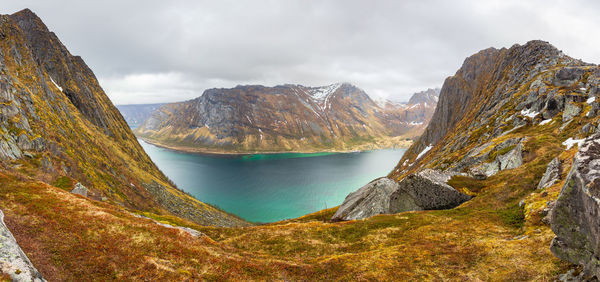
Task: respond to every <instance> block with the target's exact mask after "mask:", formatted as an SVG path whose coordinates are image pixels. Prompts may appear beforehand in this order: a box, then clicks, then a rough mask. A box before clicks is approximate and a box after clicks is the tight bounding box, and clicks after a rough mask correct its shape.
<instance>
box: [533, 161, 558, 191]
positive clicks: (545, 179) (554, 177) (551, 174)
mask: <svg viewBox="0 0 600 282" xmlns="http://www.w3.org/2000/svg"><path fill="white" fill-rule="evenodd" d="M561 173H562V164H561V163H560V160H559V159H558V157H556V158H554V159H553V160H552V161H550V163H549V164H548V167H547V168H546V172H545V173H544V176H542V179H541V180H540V183H539V184H538V187H537V188H538V189H544V188H547V187H550V186H552V185H553V184H554V183H556V182H557V181H558V180H560V174H561Z"/></svg>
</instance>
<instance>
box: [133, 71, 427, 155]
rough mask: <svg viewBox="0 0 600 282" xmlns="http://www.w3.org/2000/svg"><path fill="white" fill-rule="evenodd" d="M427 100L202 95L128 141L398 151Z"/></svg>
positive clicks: (340, 91)
mask: <svg viewBox="0 0 600 282" xmlns="http://www.w3.org/2000/svg"><path fill="white" fill-rule="evenodd" d="M428 95H430V96H429V97H430V100H427V101H425V100H424V101H422V102H421V101H420V100H418V99H417V100H416V101H414V103H409V104H399V103H391V102H389V103H384V104H383V105H378V104H377V103H375V102H374V101H373V100H372V99H371V98H370V97H369V96H368V95H367V94H366V93H365V92H364V91H362V90H361V89H359V88H357V87H355V86H353V85H350V84H347V83H343V84H333V85H329V86H324V87H305V86H301V85H280V86H275V87H264V86H259V85H252V86H238V87H235V88H231V89H209V90H206V91H205V92H204V93H203V94H202V96H200V97H198V98H196V99H194V100H190V101H186V102H181V103H173V104H167V105H165V106H163V107H161V108H160V109H159V110H157V111H155V112H154V113H153V114H152V116H151V117H150V118H148V119H147V120H146V121H145V122H144V124H143V125H142V126H140V127H139V128H138V129H137V130H136V134H138V135H139V136H141V137H142V138H144V139H147V140H149V141H150V142H152V143H157V144H161V145H165V146H169V147H175V148H180V149H187V150H197V151H211V150H212V151H228V152H254V151H321V150H356V149H371V148H381V147H393V146H399V145H402V144H403V142H404V139H406V138H411V137H414V136H417V135H418V134H420V133H421V132H422V130H423V129H424V127H425V125H426V123H427V122H428V121H429V118H430V117H431V115H432V113H433V109H434V108H435V100H433V99H432V98H431V96H432V95H433V96H435V91H434V92H433V93H429V94H428Z"/></svg>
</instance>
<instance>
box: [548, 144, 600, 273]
mask: <svg viewBox="0 0 600 282" xmlns="http://www.w3.org/2000/svg"><path fill="white" fill-rule="evenodd" d="M599 215H600V134H596V135H593V136H592V137H590V138H588V139H586V140H585V142H584V143H583V144H582V145H581V147H580V149H579V151H578V152H577V154H576V155H575V158H574V161H573V166H572V168H571V171H570V172H569V175H568V176H567V179H566V182H565V185H564V186H563V188H562V190H561V192H560V195H559V197H558V199H557V201H556V204H555V206H554V209H553V210H552V217H551V220H550V223H551V227H552V231H554V233H555V234H556V237H555V238H554V240H553V241H552V245H551V248H550V249H551V251H552V253H554V255H556V256H557V257H559V258H560V259H563V260H566V261H569V262H571V263H575V264H579V265H582V266H583V271H584V276H585V277H584V278H585V279H589V278H592V277H594V276H595V277H600V260H599V256H600V216H599Z"/></svg>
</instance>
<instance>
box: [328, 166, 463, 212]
mask: <svg viewBox="0 0 600 282" xmlns="http://www.w3.org/2000/svg"><path fill="white" fill-rule="evenodd" d="M453 175H456V173H444V172H440V171H436V170H431V169H426V170H423V171H421V172H419V173H416V174H411V175H408V176H407V177H405V178H404V179H402V180H401V181H400V182H399V183H396V182H395V181H393V180H391V179H389V178H385V177H384V178H379V179H376V180H374V181H372V182H370V183H369V184H367V185H365V186H363V187H362V188H360V189H358V190H357V191H355V192H353V193H350V194H349V195H348V196H347V197H346V199H345V200H344V203H342V205H341V206H340V207H339V208H338V210H337V212H336V213H335V215H334V216H333V217H332V219H331V220H332V221H341V220H355V219H363V218H367V217H370V216H374V215H377V214H392V213H399V212H405V211H418V210H434V209H448V208H453V207H456V206H458V205H460V204H461V203H463V202H465V201H467V200H469V199H471V196H468V195H465V194H463V193H460V192H458V191H457V190H456V189H454V188H452V187H451V186H450V185H448V184H446V182H447V181H448V180H449V179H450V178H451V177H452V176H453Z"/></svg>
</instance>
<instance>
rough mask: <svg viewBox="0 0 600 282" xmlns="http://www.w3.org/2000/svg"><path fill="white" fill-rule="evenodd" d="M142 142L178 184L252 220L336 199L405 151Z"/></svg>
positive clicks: (389, 165)
mask: <svg viewBox="0 0 600 282" xmlns="http://www.w3.org/2000/svg"><path fill="white" fill-rule="evenodd" d="M140 143H141V144H142V146H143V147H144V150H146V152H147V153H148V155H149V156H150V157H151V158H152V160H153V161H154V162H155V163H156V165H158V167H159V168H160V169H161V170H162V171H163V172H164V173H165V174H166V175H167V176H168V177H169V178H170V179H171V180H173V181H174V182H175V184H177V186H178V187H179V188H180V189H182V190H184V191H186V192H188V193H190V194H191V195H193V196H194V197H196V198H197V199H199V200H201V201H203V202H206V203H210V204H213V205H216V206H218V207H220V208H221V209H223V210H225V211H227V212H230V213H233V214H236V215H238V216H240V217H241V218H244V219H246V220H248V221H252V222H273V221H278V220H283V219H288V218H295V217H299V216H302V215H305V214H308V213H312V212H315V211H318V210H322V209H325V208H331V207H334V206H337V205H340V204H341V203H342V202H343V201H344V198H345V197H346V195H348V193H350V192H353V191H355V190H356V189H358V188H360V187H361V186H363V185H365V184H367V183H368V182H369V181H371V180H373V179H375V178H377V177H380V176H385V175H386V174H387V173H388V172H390V171H391V170H392V169H393V168H394V166H395V165H396V164H397V163H398V161H399V160H400V158H401V157H402V154H404V152H405V151H406V150H404V149H394V150H391V149H390V150H377V151H370V152H356V153H343V154H330V153H316V154H295V153H282V154H257V155H246V156H228V157H221V156H208V155H200V154H190V153H182V152H176V151H172V150H169V149H164V148H160V147H156V146H153V145H150V144H147V143H145V142H143V141H142V140H140Z"/></svg>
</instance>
